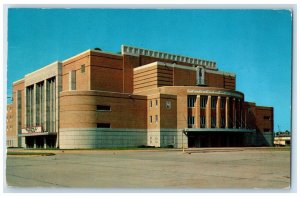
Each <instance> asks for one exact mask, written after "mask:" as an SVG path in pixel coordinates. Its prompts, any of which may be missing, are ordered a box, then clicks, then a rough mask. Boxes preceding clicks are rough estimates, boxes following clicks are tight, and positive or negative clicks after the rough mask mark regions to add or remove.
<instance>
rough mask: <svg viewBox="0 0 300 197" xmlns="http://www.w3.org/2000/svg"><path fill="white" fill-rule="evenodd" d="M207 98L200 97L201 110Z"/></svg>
mask: <svg viewBox="0 0 300 197" xmlns="http://www.w3.org/2000/svg"><path fill="white" fill-rule="evenodd" d="M206 102H207V97H206V96H200V106H201V108H205V107H206Z"/></svg>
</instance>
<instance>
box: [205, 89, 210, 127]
mask: <svg viewBox="0 0 300 197" xmlns="http://www.w3.org/2000/svg"><path fill="white" fill-rule="evenodd" d="M205 112H206V113H205V115H206V122H205V123H206V128H211V96H210V95H209V96H207V102H206V111H205Z"/></svg>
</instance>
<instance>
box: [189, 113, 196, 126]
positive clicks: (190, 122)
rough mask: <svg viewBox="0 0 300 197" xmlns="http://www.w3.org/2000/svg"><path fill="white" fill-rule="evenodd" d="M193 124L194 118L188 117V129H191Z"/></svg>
mask: <svg viewBox="0 0 300 197" xmlns="http://www.w3.org/2000/svg"><path fill="white" fill-rule="evenodd" d="M194 124H195V116H189V117H188V127H189V128H193V126H194Z"/></svg>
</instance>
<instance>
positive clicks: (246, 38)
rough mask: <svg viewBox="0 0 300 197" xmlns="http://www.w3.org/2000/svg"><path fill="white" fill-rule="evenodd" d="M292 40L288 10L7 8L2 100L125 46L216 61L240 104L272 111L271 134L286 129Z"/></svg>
mask: <svg viewBox="0 0 300 197" xmlns="http://www.w3.org/2000/svg"><path fill="white" fill-rule="evenodd" d="M291 35H292V17H291V13H290V12H289V11H288V10H172V9H169V10H168V9H157V10H138V9H128V10H116V9H110V10H109V9H9V11H8V65H7V66H8V67H7V70H8V73H7V75H8V76H7V80H8V81H7V82H8V87H7V90H8V93H7V94H8V96H10V95H11V91H12V87H11V86H12V82H13V81H15V80H18V79H20V78H22V77H23V76H24V75H25V74H27V73H29V72H32V71H34V70H36V69H39V68H41V67H43V66H45V65H48V64H49V63H52V62H54V61H57V60H64V59H66V58H69V57H71V56H73V55H75V54H77V53H80V52H82V51H85V50H87V49H90V48H95V47H99V48H101V49H102V50H104V51H110V52H119V51H120V46H121V45H122V44H127V45H131V46H136V47H142V48H147V49H153V50H158V51H164V52H169V53H173V54H180V55H186V56H190V57H196V58H203V59H207V60H214V61H216V62H217V66H218V68H219V70H221V71H227V72H234V73H236V75H237V90H238V91H242V92H243V93H244V94H245V100H246V101H251V102H256V104H257V105H264V106H273V107H274V112H275V113H274V119H275V121H274V130H275V131H276V130H278V126H279V127H280V129H281V130H286V129H288V130H290V118H291V115H290V110H291V53H292V52H291V48H292V44H291V43H292V36H291Z"/></svg>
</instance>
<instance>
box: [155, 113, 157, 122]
mask: <svg viewBox="0 0 300 197" xmlns="http://www.w3.org/2000/svg"><path fill="white" fill-rule="evenodd" d="M157 122H158V115H155V123H157Z"/></svg>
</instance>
